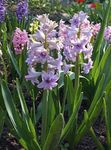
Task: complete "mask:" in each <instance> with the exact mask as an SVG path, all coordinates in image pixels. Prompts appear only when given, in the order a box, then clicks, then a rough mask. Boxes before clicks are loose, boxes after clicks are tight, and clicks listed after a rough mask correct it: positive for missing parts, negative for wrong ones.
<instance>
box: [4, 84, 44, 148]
mask: <svg viewBox="0 0 111 150" xmlns="http://www.w3.org/2000/svg"><path fill="white" fill-rule="evenodd" d="M1 89H2V95H3V98H4V103H5V106H6V110H7V112H8V115H9V118H10V120H11V123H12V124H13V127H14V129H15V131H16V133H17V135H18V137H19V138H20V141H22V143H23V144H24V145H23V146H24V147H25V148H26V149H27V150H32V149H33V150H41V148H40V146H39V144H38V142H37V140H36V139H35V138H34V137H33V135H32V134H31V132H30V131H29V129H28V128H27V126H26V124H25V123H24V119H23V118H22V117H21V115H20V113H19V111H18V110H17V108H16V105H15V103H14V100H13V97H12V95H11V92H10V90H9V88H8V86H7V84H6V82H5V81H2V82H1Z"/></svg>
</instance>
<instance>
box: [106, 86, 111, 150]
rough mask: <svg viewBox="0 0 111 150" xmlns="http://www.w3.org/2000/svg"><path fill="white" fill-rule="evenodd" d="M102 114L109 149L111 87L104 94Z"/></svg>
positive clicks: (110, 145)
mask: <svg viewBox="0 0 111 150" xmlns="http://www.w3.org/2000/svg"><path fill="white" fill-rule="evenodd" d="M104 113H105V122H106V133H107V144H108V148H109V149H110V148H111V87H110V89H109V90H108V91H107V92H106V94H105V98H104Z"/></svg>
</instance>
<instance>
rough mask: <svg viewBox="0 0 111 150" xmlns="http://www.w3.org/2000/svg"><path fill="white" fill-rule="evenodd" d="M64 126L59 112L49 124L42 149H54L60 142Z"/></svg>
mask: <svg viewBox="0 0 111 150" xmlns="http://www.w3.org/2000/svg"><path fill="white" fill-rule="evenodd" d="M63 126H64V119H63V115H62V114H59V115H58V116H57V118H56V119H55V120H54V122H53V123H52V125H51V128H50V130H49V133H48V136H47V139H46V142H45V145H44V147H43V150H55V149H57V146H58V144H59V142H60V137H61V133H62V129H63Z"/></svg>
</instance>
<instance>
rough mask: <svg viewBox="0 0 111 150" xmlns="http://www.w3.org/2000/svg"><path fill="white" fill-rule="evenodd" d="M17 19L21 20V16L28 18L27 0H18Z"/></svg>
mask: <svg viewBox="0 0 111 150" xmlns="http://www.w3.org/2000/svg"><path fill="white" fill-rule="evenodd" d="M16 15H17V19H18V20H19V21H20V22H21V21H22V19H23V18H25V19H26V20H27V18H28V2H27V0H24V1H20V2H19V3H18V5H17V9H16Z"/></svg>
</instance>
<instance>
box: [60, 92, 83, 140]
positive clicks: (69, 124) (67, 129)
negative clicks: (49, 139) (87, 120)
mask: <svg viewBox="0 0 111 150" xmlns="http://www.w3.org/2000/svg"><path fill="white" fill-rule="evenodd" d="M82 98H83V93H80V96H79V98H78V103H77V104H76V106H75V107H74V108H73V112H72V115H71V116H70V118H69V121H68V122H67V124H66V126H65V128H64V129H63V132H62V135H61V139H62V140H63V139H64V138H65V137H66V136H67V135H68V133H69V132H70V131H71V129H72V127H73V126H74V122H75V119H76V115H77V113H78V109H79V108H80V105H81V102H82Z"/></svg>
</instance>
